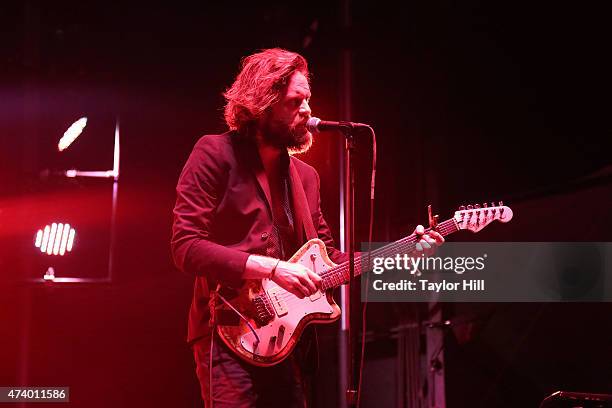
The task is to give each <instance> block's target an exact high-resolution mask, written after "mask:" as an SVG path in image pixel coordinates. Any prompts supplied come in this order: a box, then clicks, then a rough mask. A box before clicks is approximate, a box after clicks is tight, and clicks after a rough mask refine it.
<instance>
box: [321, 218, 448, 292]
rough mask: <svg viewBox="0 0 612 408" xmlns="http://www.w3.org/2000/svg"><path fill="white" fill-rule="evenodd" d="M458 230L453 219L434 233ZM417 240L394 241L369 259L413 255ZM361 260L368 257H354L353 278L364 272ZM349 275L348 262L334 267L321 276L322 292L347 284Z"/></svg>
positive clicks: (429, 229) (411, 236)
mask: <svg viewBox="0 0 612 408" xmlns="http://www.w3.org/2000/svg"><path fill="white" fill-rule="evenodd" d="M458 230H459V228H458V225H457V223H456V221H455V220H454V219H453V218H451V219H448V220H446V221H444V222H441V223H439V224H438V226H437V227H436V231H438V232H439V233H440V235H442V236H447V235H450V234H452V233H453V232H457V231H458ZM429 231H431V228H427V229H426V230H425V233H427V232H429ZM417 239H418V238H417V235H416V234H412V235H409V236H407V237H405V238H402V239H400V240H399V241H395V242H392V243H390V244H388V245H385V246H383V247H381V248H377V249H374V250H372V252H371V253H370V259H373V258H386V257H390V256H394V255H395V254H401V253H405V254H410V253H413V252H414V251H415V250H416V244H417ZM362 260H363V261H364V262H366V263H367V262H368V257H367V255H366V253H364V254H363V255H362V256H356V257H355V276H359V275H360V274H361V272H362V270H364V269H363V268H362ZM368 269H369V268H366V269H365V270H366V271H367V270H368ZM349 275H350V273H349V263H348V261H346V262H343V263H341V264H339V265H336V266H334V267H333V268H331V269H328V270H326V271H325V272H323V273H322V274H321V278H323V280H322V282H321V288H322V289H323V290H327V289H332V288H335V287H337V286H340V285H342V284H344V283H346V282H348V280H349Z"/></svg>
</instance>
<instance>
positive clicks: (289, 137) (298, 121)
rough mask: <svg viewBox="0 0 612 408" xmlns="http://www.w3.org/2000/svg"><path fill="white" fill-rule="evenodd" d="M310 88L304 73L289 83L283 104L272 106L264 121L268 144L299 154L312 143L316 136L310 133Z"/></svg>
mask: <svg viewBox="0 0 612 408" xmlns="http://www.w3.org/2000/svg"><path fill="white" fill-rule="evenodd" d="M309 101H310V86H309V85H308V80H307V79H306V77H305V76H304V74H302V73H301V72H296V73H294V74H293V76H292V77H291V78H290V79H289V84H288V86H287V88H286V89H285V92H284V93H283V95H282V96H281V99H280V101H278V102H277V103H276V104H274V105H272V107H271V108H270V111H269V112H268V113H267V114H266V115H264V117H263V118H262V119H261V122H260V126H261V130H262V133H263V137H264V141H265V142H266V143H268V144H271V145H273V146H277V147H280V148H289V149H295V150H299V149H300V148H302V147H304V146H307V145H308V144H310V142H311V138H312V134H311V133H310V132H309V131H308V130H306V121H307V120H308V119H309V118H310V113H311V111H310V106H309V105H308V102H309Z"/></svg>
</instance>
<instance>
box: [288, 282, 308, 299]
mask: <svg viewBox="0 0 612 408" xmlns="http://www.w3.org/2000/svg"><path fill="white" fill-rule="evenodd" d="M291 293H293V294H294V295H295V296H297V297H299V298H300V299H304V298H305V297H306V296H307V295H306V293H305V292H304V289H302V285H300V284H299V283H296V284H295V285H294V286H293V290H292V291H291Z"/></svg>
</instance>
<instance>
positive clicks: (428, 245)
mask: <svg viewBox="0 0 612 408" xmlns="http://www.w3.org/2000/svg"><path fill="white" fill-rule="evenodd" d="M419 243H420V244H421V246H422V247H423V249H425V250H428V249H431V245H430V244H429V242H427V241H426V240H425V239H422V240H420V241H419Z"/></svg>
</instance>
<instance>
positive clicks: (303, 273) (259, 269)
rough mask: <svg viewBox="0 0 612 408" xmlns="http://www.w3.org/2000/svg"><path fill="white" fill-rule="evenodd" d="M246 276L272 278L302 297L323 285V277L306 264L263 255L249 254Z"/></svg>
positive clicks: (282, 286) (309, 294) (314, 291)
mask: <svg viewBox="0 0 612 408" xmlns="http://www.w3.org/2000/svg"><path fill="white" fill-rule="evenodd" d="M244 278H245V279H264V278H269V279H272V281H273V282H274V283H276V284H277V285H278V286H280V287H281V288H283V289H285V290H286V291H288V292H291V293H292V294H294V295H295V296H297V297H299V298H300V299H303V298H304V297H306V296H311V295H314V294H315V293H316V292H317V291H318V290H319V287H320V286H321V277H320V276H319V275H317V274H316V273H314V272H313V271H311V270H310V269H308V268H306V267H305V266H303V265H300V264H296V263H290V262H285V261H280V260H278V259H275V258H268V257H266V256H261V255H250V256H249V258H248V259H247V263H246V268H245V271H244Z"/></svg>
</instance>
